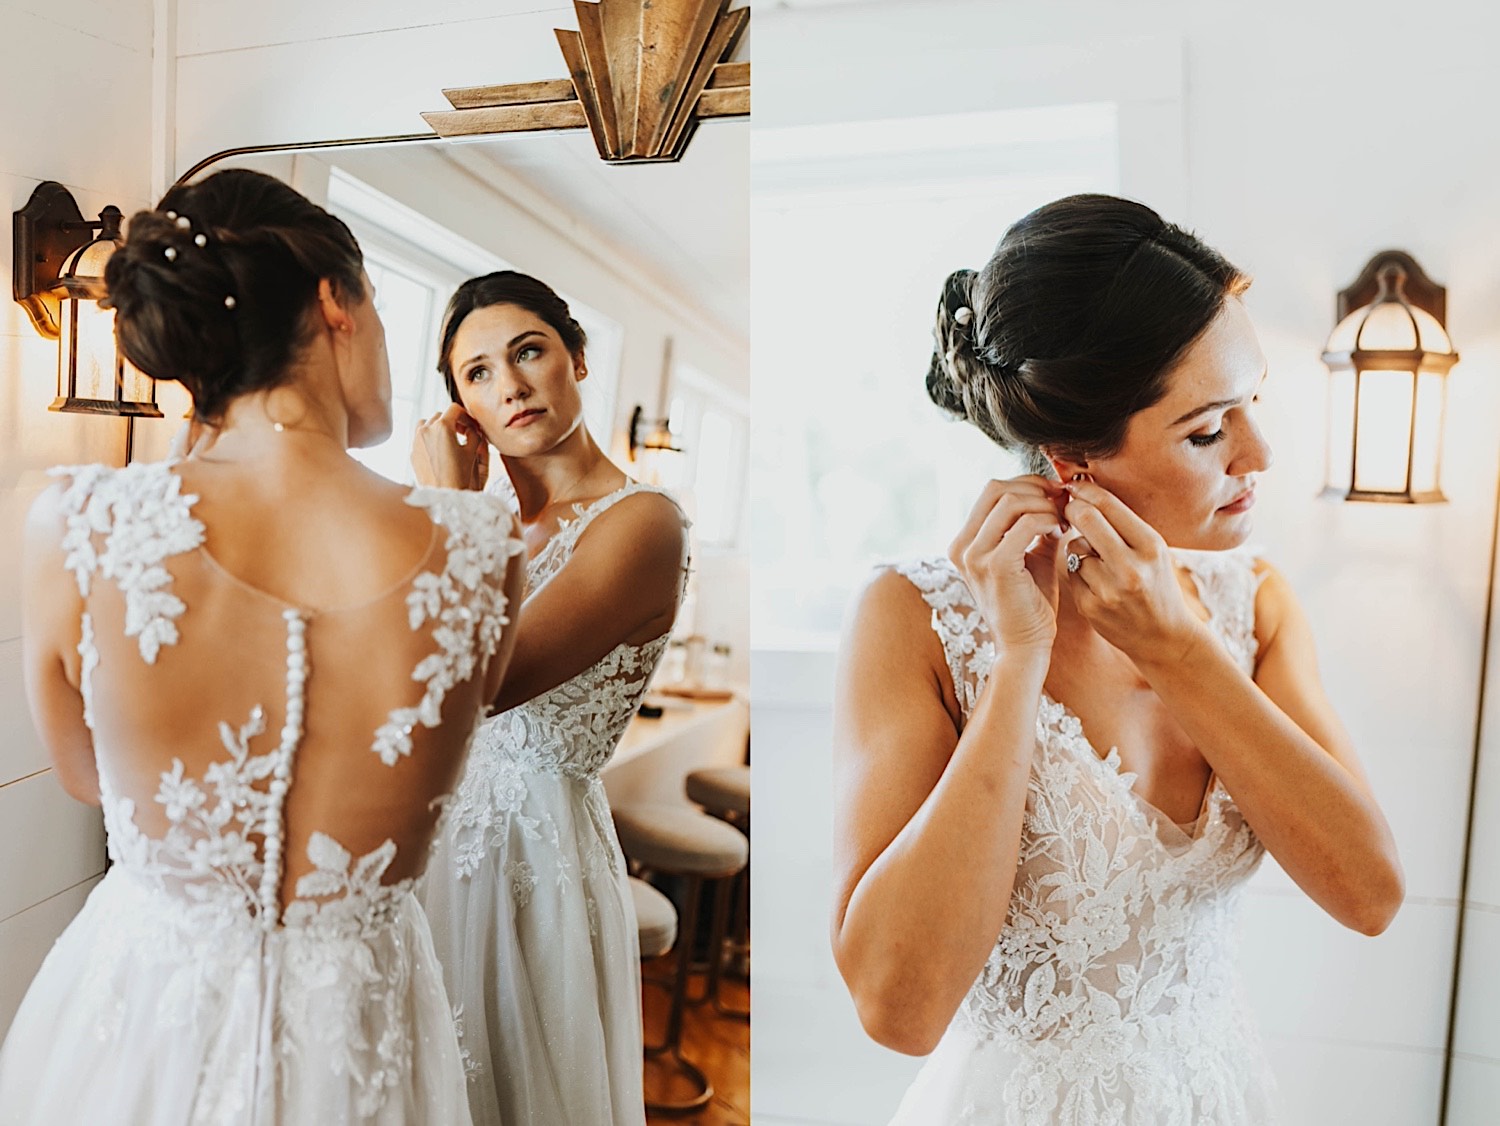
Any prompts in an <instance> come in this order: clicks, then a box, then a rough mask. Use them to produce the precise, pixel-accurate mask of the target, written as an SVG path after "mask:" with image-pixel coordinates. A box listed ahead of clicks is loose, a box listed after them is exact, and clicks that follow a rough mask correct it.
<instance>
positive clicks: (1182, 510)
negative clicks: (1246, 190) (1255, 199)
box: [1054, 297, 1271, 551]
mask: <svg viewBox="0 0 1500 1126" xmlns="http://www.w3.org/2000/svg"><path fill="white" fill-rule="evenodd" d="M1265 373H1266V358H1265V355H1264V354H1263V353H1262V352H1261V348H1260V343H1259V341H1258V340H1257V339H1256V336H1255V329H1254V327H1253V326H1252V325H1251V323H1250V317H1249V315H1248V314H1247V313H1246V311H1245V306H1244V304H1243V302H1241V301H1240V299H1239V298H1238V297H1230V298H1229V299H1228V300H1226V301H1225V302H1224V308H1223V310H1222V311H1221V312H1220V313H1219V315H1218V316H1217V317H1215V318H1214V320H1213V321H1212V323H1210V325H1209V326H1208V328H1207V330H1205V331H1204V333H1203V335H1202V336H1200V337H1199V338H1198V339H1197V340H1196V341H1194V342H1193V344H1192V345H1191V346H1190V347H1189V348H1188V350H1187V352H1186V353H1184V355H1183V357H1182V360H1181V361H1180V362H1179V363H1178V365H1177V367H1176V368H1175V369H1174V370H1173V371H1172V373H1171V374H1170V375H1169V376H1168V382H1167V392H1166V394H1165V395H1163V396H1162V398H1161V399H1160V401H1158V402H1156V403H1154V404H1153V405H1151V406H1149V407H1147V408H1145V409H1144V410H1141V411H1138V412H1136V414H1135V415H1134V416H1132V418H1131V420H1130V423H1129V425H1128V426H1127V427H1126V431H1125V442H1124V444H1123V445H1122V446H1121V447H1120V449H1119V451H1118V452H1117V453H1115V454H1113V455H1111V456H1109V457H1104V458H1091V459H1089V461H1088V463H1087V465H1086V466H1084V465H1080V464H1078V463H1076V462H1073V461H1069V460H1067V459H1066V458H1057V459H1055V461H1054V464H1055V465H1056V466H1057V469H1058V475H1059V476H1060V477H1061V478H1062V479H1063V480H1064V481H1066V480H1067V479H1068V478H1069V477H1070V476H1071V475H1072V474H1073V473H1076V472H1088V473H1090V474H1092V476H1093V478H1094V480H1095V481H1096V482H1098V483H1099V484H1100V485H1102V486H1104V487H1105V488H1107V489H1109V490H1110V491H1111V492H1113V493H1114V494H1115V495H1116V496H1118V497H1119V498H1120V499H1121V500H1122V501H1124V502H1125V503H1126V504H1127V505H1129V506H1130V508H1131V509H1132V510H1133V511H1134V512H1135V513H1136V514H1137V515H1138V516H1140V517H1141V518H1142V519H1143V520H1145V521H1146V522H1147V523H1148V524H1150V525H1151V526H1152V527H1153V528H1155V529H1156V530H1157V532H1158V533H1160V535H1161V537H1162V538H1163V539H1164V540H1166V541H1167V543H1168V544H1169V545H1171V546H1172V547H1182V548H1191V549H1196V550H1202V551H1222V550H1225V549H1228V548H1232V547H1238V546H1239V545H1240V544H1242V543H1244V542H1245V540H1246V539H1247V538H1248V537H1249V535H1250V528H1251V522H1252V516H1251V509H1252V507H1253V506H1254V503H1255V480H1256V476H1257V474H1259V473H1261V472H1263V471H1265V470H1266V469H1268V468H1269V467H1270V465H1271V448H1270V447H1269V446H1268V445H1267V444H1266V440H1265V437H1264V436H1263V435H1262V434H1261V431H1260V427H1259V426H1257V425H1256V423H1255V418H1254V415H1253V411H1254V403H1255V401H1256V397H1257V395H1258V393H1259V391H1260V385H1261V382H1262V380H1264V378H1265Z"/></svg>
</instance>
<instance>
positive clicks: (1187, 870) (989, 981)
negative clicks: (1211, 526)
mask: <svg viewBox="0 0 1500 1126" xmlns="http://www.w3.org/2000/svg"><path fill="white" fill-rule="evenodd" d="M1181 562H1182V563H1183V565H1184V566H1186V567H1188V569H1189V570H1190V572H1191V573H1192V574H1193V577H1194V579H1195V582H1196V583H1197V585H1198V588H1199V591H1200V594H1201V596H1202V599H1203V601H1204V604H1205V605H1206V606H1207V608H1208V610H1209V612H1210V615H1211V624H1212V626H1213V628H1214V630H1215V632H1216V633H1217V635H1218V636H1219V638H1220V640H1221V641H1222V642H1223V644H1224V645H1225V647H1226V648H1227V649H1228V651H1229V652H1230V653H1231V654H1232V655H1233V656H1234V657H1235V659H1236V660H1237V661H1238V662H1239V663H1240V664H1241V667H1243V668H1245V669H1246V671H1247V672H1249V671H1252V664H1253V659H1254V652H1255V649H1254V594H1255V589H1256V586H1257V583H1256V581H1255V577H1254V574H1253V570H1252V564H1251V560H1250V559H1249V558H1248V557H1247V556H1244V555H1242V554H1234V555H1226V556H1222V557H1216V558H1210V559H1203V558H1201V557H1199V555H1198V553H1193V555H1192V557H1184V558H1183V559H1182V560H1181ZM897 570H898V571H899V572H900V573H901V574H903V575H904V576H906V577H907V578H908V579H909V580H910V581H911V582H912V583H913V585H915V586H916V587H917V589H918V590H919V591H920V592H921V593H922V596H923V598H924V599H925V600H926V602H927V603H928V605H929V606H930V607H931V609H932V622H933V629H934V630H935V631H936V632H937V634H938V636H939V638H940V639H941V641H942V643H943V650H944V654H945V656H946V660H947V663H948V667H949V671H950V674H951V676H952V678H953V683H954V688H955V692H956V694H957V697H958V700H959V704H960V707H961V710H962V713H963V716H964V718H965V719H967V717H968V715H969V713H970V711H971V710H972V708H973V707H974V704H975V701H976V700H977V698H978V695H979V692H980V690H981V689H982V688H983V686H984V683H985V681H986V679H987V677H988V675H989V672H990V669H991V668H992V667H993V664H994V659H995V647H994V644H993V642H992V640H991V638H990V635H989V631H988V629H987V627H986V626H985V624H984V622H983V620H982V618H981V617H980V615H979V613H978V610H977V608H976V607H975V604H974V601H973V599H972V597H971V596H970V594H969V592H968V589H967V587H966V586H965V585H964V583H963V580H962V579H961V578H960V577H959V575H958V573H957V571H956V570H955V569H954V568H953V567H952V566H951V564H949V563H948V562H947V561H946V560H923V561H919V562H916V563H910V564H903V565H900V566H899V567H898V568H897ZM1036 739H1037V742H1036V750H1035V754H1034V758H1033V765H1032V773H1031V777H1030V779H1029V780H1028V785H1027V794H1026V809H1025V818H1024V824H1023V830H1022V836H1021V848H1020V854H1019V857H1018V865H1017V871H1016V879H1015V884H1014V887H1013V890H1012V893H1011V899H1010V905H1009V910H1008V912H1007V916H1006V921H1005V926H1004V928H1003V929H1002V931H1001V932H1000V936H999V939H998V940H997V942H996V944H995V947H994V949H993V950H992V951H991V953H990V956H989V959H988V960H987V962H986V963H985V966H984V969H983V971H982V972H981V973H980V975H979V978H978V980H976V981H975V983H974V985H973V986H972V987H971V988H970V990H969V993H968V995H967V996H966V997H965V998H964V1001H963V1003H962V1004H961V1006H960V1008H959V1011H958V1013H957V1015H956V1016H955V1017H954V1025H953V1029H951V1030H950V1035H951V1034H953V1033H955V1032H956V1033H959V1034H961V1035H965V1036H969V1037H973V1038H975V1039H977V1040H979V1041H981V1042H999V1043H1002V1044H1004V1045H1006V1048H1007V1053H1006V1054H1007V1059H1008V1060H1009V1062H1010V1065H1011V1066H1009V1067H1008V1068H1007V1069H1006V1071H1005V1072H1004V1074H1003V1075H997V1076H996V1077H995V1078H994V1079H993V1080H992V1081H991V1082H990V1083H987V1082H986V1080H985V1077H984V1076H983V1075H971V1076H968V1077H966V1078H965V1079H964V1084H965V1089H966V1090H967V1091H969V1092H971V1094H972V1097H971V1098H970V1099H969V1102H968V1103H967V1104H966V1105H967V1115H966V1116H965V1117H962V1118H961V1119H960V1121H964V1122H974V1123H980V1122H983V1123H992V1124H998V1123H1004V1124H1005V1126H1053V1124H1055V1123H1068V1124H1070V1126H1199V1124H1203V1123H1214V1124H1220V1123H1223V1124H1228V1123H1234V1124H1245V1126H1248V1123H1249V1122H1250V1121H1251V1120H1252V1117H1251V1115H1252V1112H1251V1111H1250V1110H1249V1109H1247V1108H1248V1107H1250V1106H1251V1105H1259V1104H1254V1103H1252V1102H1250V1101H1247V1100H1249V1099H1250V1098H1251V1095H1250V1094H1249V1092H1252V1091H1254V1090H1258V1089H1260V1086H1261V1085H1262V1084H1263V1079H1262V1074H1261V1072H1260V1070H1259V1065H1258V1063H1257V1062H1256V1061H1257V1060H1258V1053H1257V1051H1256V1050H1255V1035H1254V1032H1253V1030H1252V1029H1251V1026H1250V1025H1249V1023H1248V1020H1247V1018H1246V1016H1245V1013H1244V1009H1243V1007H1242V1004H1241V1000H1240V997H1239V994H1238V986H1237V982H1236V977H1235V973H1234V950H1235V943H1236V917H1237V916H1236V905H1237V902H1238V899H1239V895H1240V892H1241V889H1242V888H1243V885H1244V883H1245V881H1246V880H1247V879H1248V878H1249V876H1250V874H1251V873H1252V872H1253V871H1254V869H1255V867H1256V865H1257V864H1258V863H1259V861H1260V858H1261V855H1262V851H1263V850H1262V846H1261V845H1260V843H1259V842H1258V841H1257V840H1256V838H1255V836H1254V834H1253V833H1252V832H1251V830H1250V827H1249V826H1248V825H1247V824H1246V823H1245V821H1244V819H1243V817H1242V816H1241V815H1240V813H1239V811H1238V809H1237V808H1236V807H1235V806H1234V803H1233V801H1232V800H1231V799H1230V798H1229V795H1228V794H1227V793H1225V792H1224V790H1223V788H1222V786H1218V785H1215V786H1214V787H1213V789H1212V791H1211V793H1210V795H1209V801H1208V803H1207V808H1206V809H1205V811H1204V814H1203V816H1202V817H1201V818H1200V819H1199V821H1198V822H1197V823H1196V824H1195V825H1193V826H1190V827H1181V826H1175V825H1172V824H1171V823H1170V822H1169V821H1167V820H1166V818H1165V817H1164V816H1163V815H1161V814H1160V813H1159V812H1158V811H1154V810H1153V809H1151V808H1150V807H1149V806H1147V805H1146V804H1145V803H1144V802H1143V801H1141V800H1140V799H1139V798H1138V796H1137V795H1136V794H1135V793H1134V790H1133V784H1134V781H1135V779H1134V777H1133V776H1132V775H1131V774H1129V773H1124V772H1122V771H1121V770H1120V759H1119V755H1118V753H1117V752H1115V751H1113V750H1112V751H1111V752H1110V753H1109V754H1108V755H1105V756H1101V755H1100V754H1099V753H1097V751H1096V750H1095V748H1093V747H1092V746H1090V744H1089V742H1088V740H1087V739H1086V737H1085V736H1084V732H1083V728H1082V725H1081V724H1080V723H1079V722H1078V719H1077V717H1076V716H1074V715H1073V714H1072V713H1071V712H1069V711H1068V709H1067V708H1065V707H1063V706H1062V705H1060V704H1058V703H1056V702H1055V701H1052V700H1050V699H1048V698H1046V697H1045V696H1044V697H1043V698H1042V700H1041V703H1040V705H1039V707H1038V714H1037V724H1036ZM917 1113H918V1118H913V1119H912V1121H917V1120H920V1112H919V1110H918V1111H917Z"/></svg>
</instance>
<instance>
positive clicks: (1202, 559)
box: [1176, 551, 1261, 672]
mask: <svg viewBox="0 0 1500 1126" xmlns="http://www.w3.org/2000/svg"><path fill="white" fill-rule="evenodd" d="M1176 555H1177V560H1178V562H1179V563H1181V564H1182V565H1183V566H1184V567H1186V568H1187V570H1188V573H1189V574H1190V575H1192V576H1193V584H1194V585H1195V586H1196V587H1197V588H1198V597H1199V598H1201V599H1202V600H1203V605H1204V607H1205V608H1206V609H1207V610H1208V613H1209V618H1210V622H1209V624H1210V625H1211V626H1212V627H1213V629H1214V632H1215V633H1217V634H1218V635H1219V639H1220V640H1221V641H1223V642H1224V646H1225V648H1227V649H1228V650H1229V651H1230V653H1232V654H1233V655H1234V658H1235V660H1236V661H1238V662H1239V663H1240V666H1241V667H1242V668H1244V669H1245V671H1246V672H1251V671H1253V670H1254V668H1255V653H1256V646H1257V642H1256V639H1255V595H1256V593H1257V592H1258V591H1259V590H1260V582H1261V576H1260V575H1259V574H1257V573H1256V570H1255V556H1254V555H1253V554H1252V553H1250V552H1248V551H1179V552H1177V553H1176Z"/></svg>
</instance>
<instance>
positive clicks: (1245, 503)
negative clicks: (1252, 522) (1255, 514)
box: [1219, 486, 1255, 513]
mask: <svg viewBox="0 0 1500 1126" xmlns="http://www.w3.org/2000/svg"><path fill="white" fill-rule="evenodd" d="M1254 504H1255V489H1254V487H1253V486H1252V487H1251V488H1248V489H1246V490H1245V491H1244V492H1243V493H1241V494H1240V495H1239V496H1237V497H1235V498H1234V499H1233V500H1232V501H1230V502H1229V503H1228V504H1226V505H1221V506H1220V508H1219V511H1220V512H1228V513H1236V512H1249V511H1250V509H1251V507H1253V506H1254Z"/></svg>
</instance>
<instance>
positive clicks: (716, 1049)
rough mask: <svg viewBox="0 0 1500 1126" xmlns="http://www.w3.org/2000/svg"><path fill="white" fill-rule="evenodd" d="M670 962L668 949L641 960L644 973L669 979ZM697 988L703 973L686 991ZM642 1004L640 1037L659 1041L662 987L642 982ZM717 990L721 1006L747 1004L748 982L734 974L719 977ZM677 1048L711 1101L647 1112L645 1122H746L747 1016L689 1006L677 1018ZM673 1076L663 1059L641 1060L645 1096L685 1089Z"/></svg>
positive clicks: (674, 1094)
mask: <svg viewBox="0 0 1500 1126" xmlns="http://www.w3.org/2000/svg"><path fill="white" fill-rule="evenodd" d="M675 965H676V958H675V956H673V955H668V956H667V957H666V958H664V959H655V960H653V961H650V962H646V963H645V964H644V966H643V968H644V971H645V974H646V976H647V977H654V978H657V979H659V980H669V979H670V977H671V971H672V969H673V968H674V967H675ZM702 990H703V979H702V978H701V977H700V976H697V975H695V976H694V978H693V982H692V987H691V989H690V991H689V995H690V996H697V995H698V994H699V993H701V992H702ZM644 995H645V1008H646V1039H647V1040H648V1041H649V1042H651V1043H659V1042H660V1041H661V1037H662V1032H663V1030H664V1029H665V1028H666V1023H667V1010H668V1008H669V1007H670V1001H671V996H670V995H669V994H668V993H667V991H666V990H665V989H662V988H659V987H658V986H654V985H647V986H645V988H644ZM719 995H720V997H721V999H722V1000H723V1002H724V1004H725V1006H726V1007H728V1008H731V1009H748V1008H749V1007H750V987H749V986H748V985H747V984H746V983H745V982H743V981H741V980H739V979H738V978H732V977H731V978H725V979H724V980H723V982H722V984H721V985H720V987H719ZM682 1054H683V1056H685V1057H686V1058H687V1059H688V1060H690V1061H692V1062H693V1063H695V1064H697V1065H698V1066H699V1067H700V1068H702V1069H703V1071H704V1073H705V1074H706V1075H707V1076H708V1078H709V1081H710V1082H711V1083H713V1085H714V1097H713V1101H712V1102H710V1103H709V1104H708V1106H706V1107H704V1108H703V1109H702V1110H701V1111H699V1112H698V1113H697V1114H690V1115H677V1116H668V1115H665V1114H650V1115H647V1116H646V1121H647V1122H648V1123H649V1124H650V1126H668V1124H670V1123H674V1122H677V1123H693V1124H695V1126H750V1022H749V1021H744V1020H735V1019H733V1018H731V1017H725V1016H720V1015H719V1014H718V1013H717V1012H715V1011H714V1009H713V1006H711V1005H701V1006H698V1007H696V1008H689V1009H688V1010H687V1015H686V1016H685V1018H684V1020H683V1032H682ZM673 1079H674V1076H673V1074H672V1072H671V1070H670V1068H669V1067H667V1066H666V1065H665V1064H663V1063H661V1062H658V1061H655V1060H648V1061H647V1062H646V1098H647V1100H648V1101H649V1100H650V1099H652V1098H653V1097H655V1098H667V1099H671V1098H684V1097H686V1096H687V1095H688V1094H690V1092H689V1091H688V1090H687V1089H686V1087H685V1085H682V1086H679V1085H678V1084H681V1080H677V1081H676V1083H674V1082H673Z"/></svg>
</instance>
